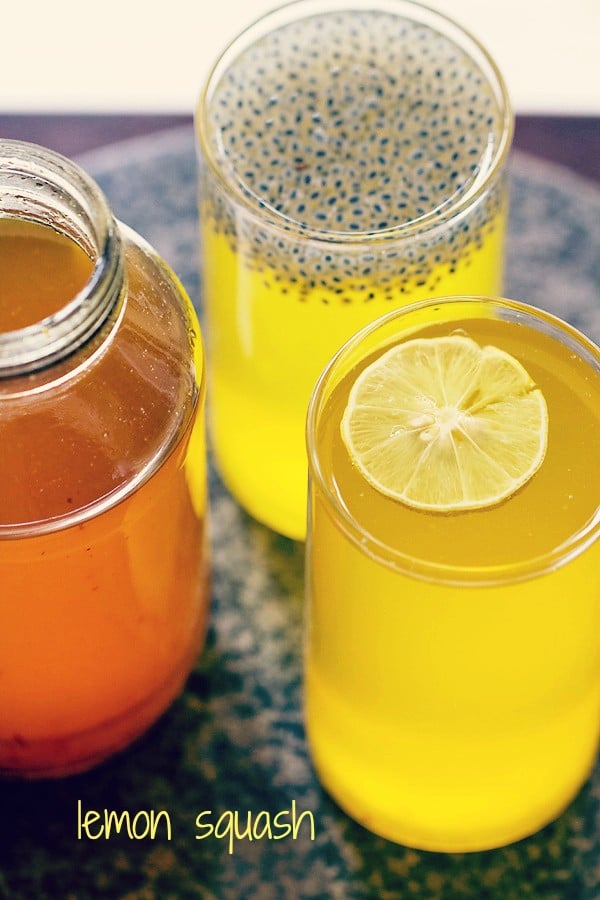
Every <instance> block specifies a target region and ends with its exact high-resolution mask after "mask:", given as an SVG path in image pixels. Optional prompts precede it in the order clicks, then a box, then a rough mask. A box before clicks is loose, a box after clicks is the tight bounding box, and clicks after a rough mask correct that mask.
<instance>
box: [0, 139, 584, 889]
mask: <svg viewBox="0 0 600 900" xmlns="http://www.w3.org/2000/svg"><path fill="white" fill-rule="evenodd" d="M83 162H84V165H85V167H86V168H87V169H88V171H90V172H91V174H93V175H94V176H95V177H96V178H97V180H98V181H99V183H100V184H101V186H102V187H103V188H104V190H105V191H106V193H107V195H108V197H109V200H110V202H111V204H112V206H113V209H114V211H115V213H116V215H117V216H118V217H119V218H120V219H122V220H123V221H125V222H127V223H128V224H129V225H131V226H132V227H133V228H135V229H136V230H137V231H139V232H140V233H141V234H142V235H144V237H146V238H147V239H148V240H149V241H150V242H151V243H152V244H153V245H154V246H155V247H156V248H157V250H158V251H159V252H160V253H161V254H162V255H163V256H164V257H165V259H166V260H167V261H168V262H169V263H170V264H171V266H172V267H173V268H174V269H175V270H176V271H177V273H178V274H179V275H180V277H181V278H182V280H183V282H184V284H185V286H186V287H187V289H188V291H189V293H190V295H191V297H192V299H193V300H194V302H195V303H196V304H197V305H198V308H199V309H200V312H201V308H200V300H199V280H198V271H197V265H198V263H197V259H198V252H197V241H198V237H197V224H196V179H195V165H196V163H195V151H194V142H193V135H192V131H191V129H189V128H184V129H179V130H177V131H174V132H167V133H165V134H164V135H163V136H162V137H160V138H156V137H153V138H147V139H141V140H135V141H132V142H129V143H127V144H122V145H120V146H118V147H115V148H111V149H109V150H107V151H102V152H101V153H98V154H95V155H93V156H91V155H90V156H88V157H87V158H86V159H85V160H84V161H83ZM511 191H512V205H511V213H510V227H509V247H508V265H507V279H506V281H507V284H506V294H507V296H509V297H512V298H514V299H523V300H528V301H529V302H532V303H535V304H538V305H540V306H543V307H545V308H548V309H550V310H552V311H554V312H556V313H558V314H560V315H561V316H562V317H564V318H567V319H569V320H570V321H572V322H573V323H574V324H575V325H577V326H578V327H580V328H582V329H583V330H584V331H586V332H587V333H588V334H590V336H592V337H594V338H595V339H596V340H597V341H598V340H600V250H599V247H600V192H599V191H598V190H597V188H596V187H595V186H593V185H590V184H586V183H585V182H583V181H581V180H578V179H576V178H574V177H572V176H570V175H569V174H568V173H567V172H565V171H564V170H560V169H557V168H553V167H551V166H548V165H546V164H543V163H539V162H537V161H531V160H526V159H524V158H522V157H519V156H518V155H515V156H514V157H513V165H512V172H511ZM210 490H211V504H212V527H213V547H214V585H213V606H212V616H211V625H210V630H209V636H208V643H207V648H206V650H205V652H204V654H203V655H202V657H201V658H200V660H199V662H198V665H197V667H196V669H195V671H194V672H193V674H192V676H191V677H190V679H189V682H188V685H187V688H186V691H185V693H184V694H183V696H182V697H181V698H180V699H179V700H178V701H177V702H176V703H175V705H174V706H173V708H172V709H171V710H170V711H169V712H168V713H167V715H166V716H165V717H164V718H163V719H162V721H161V722H160V723H159V724H158V725H157V726H155V728H154V729H153V730H152V731H151V732H150V734H148V735H147V736H146V737H145V738H144V739H143V740H142V741H140V742H139V743H138V744H137V745H136V746H135V747H133V748H132V749H130V750H129V751H128V752H127V753H125V754H123V755H122V756H121V757H120V758H118V759H115V760H113V761H112V762H110V763H108V764H106V765H105V766H103V767H101V768H100V769H98V770H97V771H95V772H92V773H89V774H87V775H82V776H78V777H75V778H72V779H66V780H64V781H59V782H55V783H52V782H48V783H38V784H36V783H33V784H16V783H10V784H4V785H1V784H0V898H2V900H30V898H31V900H45V898H48V900H50V898H52V900H54V898H60V900H87V898H116V900H117V898H118V900H121V898H123V900H171V898H172V900H195V898H201V900H212V898H215V900H253V898H256V900H271V898H273V900H279V898H284V900H288V898H289V900H304V898H306V900H309V898H334V900H336V898H340V900H346V898H348V900H355V898H356V900H363V898H364V900H371V898H373V900H392V898H394V900H395V898H400V900H403V898H407V900H410V898H418V900H455V898H456V900H459V898H470V900H533V898H535V900H599V898H600V770H597V771H596V773H595V776H594V777H593V778H592V779H591V780H590V782H588V784H587V785H586V786H585V788H584V789H583V791H582V792H581V794H580V795H579V797H578V798H577V800H576V801H575V802H574V803H573V804H572V805H571V807H570V808H569V809H568V810H567V811H566V812H565V813H564V814H563V816H561V818H560V819H559V820H558V821H557V822H556V823H554V824H552V825H550V826H548V827H547V828H546V829H544V830H543V831H542V832H541V833H540V834H538V835H536V836H534V837H532V838H529V839H527V840H524V841H521V842H520V843H518V844H515V845H513V846H511V847H507V848H503V849H499V850H495V851H490V852H487V853H475V854H468V855H460V854H454V855H448V856H446V855H442V854H433V853H420V852H416V851H412V850H407V849H405V848H403V847H399V846H396V845H393V844H390V843H388V842H386V841H384V840H382V839H380V838H377V837H374V836H373V835H371V834H370V833H368V832H367V831H365V830H364V829H363V828H361V827H360V826H359V825H356V824H355V823H353V822H352V821H351V820H349V819H348V818H347V817H346V816H345V815H344V814H343V813H342V812H340V811H339V810H338V808H337V807H336V806H335V804H333V802H331V801H330V800H329V798H328V797H327V796H326V795H325V794H324V792H323V791H322V790H321V788H320V786H319V784H318V782H317V781H316V778H315V776H314V773H313V770H312V768H311V765H310V761H309V758H308V754H307V748H306V744H305V740H304V732H303V725H302V709H301V704H302V688H301V664H300V649H301V634H302V604H303V547H302V546H301V545H296V544H293V543H291V542H289V541H287V540H284V539H283V538H279V537H277V536H276V535H274V534H272V533H271V532H269V531H268V530H267V529H265V528H263V527H261V526H260V525H258V524H256V523H255V522H253V521H252V520H251V519H250V518H249V517H248V516H246V515H245V514H244V512H243V511H242V510H240V509H239V507H238V506H237V505H236V504H235V502H234V501H233V500H232V499H231V497H230V496H229V495H228V493H227V492H226V490H225V488H224V487H223V486H222V484H221V483H220V481H219V479H218V476H217V475H216V473H215V472H214V470H212V469H211V476H210ZM78 800H81V801H82V804H83V806H84V808H86V809H89V808H94V809H100V810H102V809H104V808H110V809H115V810H121V809H129V810H131V811H132V812H135V811H136V810H139V809H145V810H150V809H154V810H159V809H166V810H167V811H168V812H169V814H170V817H171V822H172V827H173V833H172V839H171V840H170V841H168V840H166V839H164V837H163V838H162V839H158V840H156V841H150V840H148V839H146V840H142V841H130V840H129V839H127V837H125V836H124V835H119V836H117V837H114V838H111V840H109V841H106V840H103V839H100V840H97V841H89V840H81V841H79V840H78V839H77V801H78ZM293 800H295V801H296V803H297V806H298V810H299V811H303V810H310V811H311V812H312V813H313V815H314V820H315V827H316V834H315V839H314V840H311V839H310V836H309V833H308V829H307V828H302V829H301V830H300V833H299V837H298V839H297V840H292V839H291V838H286V839H282V840H278V841H269V840H268V839H266V838H264V839H262V840H257V841H253V842H249V841H247V840H240V841H237V842H236V843H235V846H234V852H233V853H231V854H230V853H229V852H228V849H229V848H228V843H227V841H226V840H217V839H216V838H215V837H214V836H213V837H210V838H207V839H205V840H196V837H195V836H196V834H197V833H198V832H197V829H196V827H195V818H196V815H197V814H198V813H199V812H201V811H202V810H212V811H213V812H214V818H213V821H215V819H216V817H217V816H218V815H219V814H220V813H222V812H223V811H225V810H239V811H240V813H241V814H242V815H243V818H244V820H245V814H246V812H247V811H248V810H249V811H251V812H252V813H254V814H257V813H258V812H259V811H260V810H266V811H269V812H270V813H271V814H275V813H277V812H278V811H280V810H284V809H289V808H290V807H291V804H292V801H293Z"/></svg>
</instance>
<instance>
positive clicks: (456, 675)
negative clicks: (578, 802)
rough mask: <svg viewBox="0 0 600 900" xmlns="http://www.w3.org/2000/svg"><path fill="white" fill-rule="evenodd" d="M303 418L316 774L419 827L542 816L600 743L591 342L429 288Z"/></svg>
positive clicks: (356, 809) (599, 365)
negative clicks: (432, 293)
mask: <svg viewBox="0 0 600 900" xmlns="http://www.w3.org/2000/svg"><path fill="white" fill-rule="evenodd" d="M307 437H308V453H309V468H310V503H309V529H308V540H307V594H308V607H307V629H306V642H305V714H306V723H307V732H308V738H309V743H310V748H311V753H312V757H313V760H314V764H315V767H316V770H317V773H318V775H319V777H320V779H321V781H322V783H323V784H324V786H325V787H326V788H327V789H328V790H329V792H330V793H331V794H332V796H333V797H334V798H335V799H336V800H337V802H338V803H339V804H340V805H341V806H342V808H344V809H345V810H346V811H347V812H348V813H349V814H350V815H351V816H352V817H354V818H355V819H357V820H358V821H359V822H361V823H362V824H363V825H365V826H366V827H367V828H369V829H371V830H372V831H374V832H376V833H378V834H380V835H383V836H384V837H386V838H388V839H390V840H393V841H397V842H399V843H403V844H407V845H409V846H413V847H416V848H421V849H428V850H437V851H470V850H479V849H485V848H491V847H494V846H499V845H502V844H505V843H509V842H511V841H514V840H517V839H519V838H521V837H524V836H525V835H528V834H531V833H533V832H534V831H536V830H537V829H538V828H540V827H541V826H543V825H544V824H546V823H548V822H549V821H551V820H552V819H553V818H555V817H556V816H557V815H558V814H559V813H560V812H561V811H562V810H563V809H564V807H565V806H566V805H567V804H568V803H569V801H570V800H571V799H572V798H573V796H574V795H575V794H576V792H577V791H578V789H579V788H580V787H581V785H582V783H583V782H584V780H585V778H586V776H587V775H588V773H589V772H590V769H591V767H592V765H593V760H594V757H595V754H596V750H597V744H598V733H599V723H600V637H599V635H600V539H599V537H600V467H599V466H598V464H597V451H598V447H600V350H599V349H598V347H596V346H595V345H594V344H592V343H591V342H590V341H589V340H587V339H586V338H585V337H584V336H583V335H581V334H580V333H578V332H577V331H575V330H574V329H573V328H572V327H570V326H569V325H567V324H564V323H563V322H561V321H559V320H558V319H556V318H554V317H552V316H551V315H549V314H546V313H544V312H541V311H539V310H534V309H533V308H531V307H528V306H525V305H523V304H520V303H516V302H512V301H508V300H496V299H485V298H447V299H443V300H431V301H425V302H422V303H417V304H414V305H411V306H410V307H408V308H406V309H405V310H404V311H396V312H393V313H390V314H388V315H386V316H384V317H383V318H381V319H380V320H378V321H377V322H375V323H373V324H372V325H371V326H367V328H365V329H363V330H362V331H361V332H360V333H359V334H358V335H357V336H355V337H354V338H352V339H351V340H350V341H349V342H348V343H347V344H346V345H345V346H344V348H343V349H342V350H341V351H340V352H339V353H338V354H337V356H335V357H334V359H333V361H332V362H331V363H330V365H329V366H328V367H327V369H326V370H325V372H324V373H323V375H322V377H321V378H320V380H319V382H318V384H317V387H316V389H315V392H314V394H313V397H312V400H311V403H310V409H309V414H308V426H307Z"/></svg>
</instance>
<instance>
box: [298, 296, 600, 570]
mask: <svg viewBox="0 0 600 900" xmlns="http://www.w3.org/2000/svg"><path fill="white" fill-rule="evenodd" d="M457 304H460V305H464V304H478V306H479V308H480V309H481V304H484V305H485V306H486V307H487V309H488V311H489V316H490V317H496V318H499V319H504V320H505V321H509V322H515V323H519V324H522V325H529V326H530V327H537V328H539V330H541V331H544V332H545V333H546V334H550V335H553V336H555V337H556V338H557V339H559V340H561V341H562V342H563V344H564V345H566V346H568V347H570V348H571V349H572V351H573V353H575V354H577V355H578V356H580V357H581V358H583V359H585V360H586V361H588V362H589V363H590V366H591V367H592V369H593V370H594V371H596V372H597V373H598V374H599V375H600V347H598V346H597V345H596V344H594V342H593V341H591V340H590V339H589V338H588V337H586V336H585V335H584V334H582V333H581V332H579V331H578V330H577V329H576V328H574V327H573V326H571V325H569V324H568V323H566V322H563V321H562V320H560V319H559V318H557V317H556V316H554V315H552V314H551V313H547V312H545V311H544V310H541V309H537V308H535V307H532V306H529V305H528V304H525V303H521V302H519V301H514V300H508V299H505V298H493V297H482V296H451V297H442V298H436V299H433V300H422V301H418V302H415V303H412V304H409V305H407V306H405V307H403V308H402V309H399V310H394V311H392V312H390V313H387V314H386V315H384V316H381V317H380V318H379V319H377V320H375V321H374V322H372V323H371V324H369V325H367V326H366V327H364V328H362V329H361V330H360V331H359V332H357V333H356V334H355V335H354V336H353V337H352V338H350V339H349V340H348V341H347V342H346V343H345V344H344V345H343V346H342V347H341V348H340V349H339V350H338V352H337V353H336V354H335V356H334V357H333V358H332V359H331V360H330V362H329V364H328V365H327V366H326V368H325V369H324V371H323V372H322V374H321V376H320V378H319V380H318V381H317V383H316V385H315V388H314V390H313V393H312V396H311V399H310V403H309V408H308V414H307V420H306V446H307V452H308V469H309V475H310V479H311V480H312V481H313V482H314V484H315V485H316V486H317V488H318V490H319V496H320V497H321V498H322V502H323V503H324V504H325V507H326V510H327V514H328V515H329V516H331V519H332V521H333V522H334V523H335V525H336V526H337V527H339V528H340V529H341V531H342V532H343V533H344V535H345V536H346V538H347V539H348V540H350V541H351V542H352V543H353V544H354V545H355V546H356V547H357V548H358V550H359V551H360V552H361V553H364V554H366V555H368V556H370V557H371V558H373V559H374V560H375V561H377V562H378V563H380V564H381V565H383V566H384V567H386V568H392V569H394V570H396V571H398V572H401V573H403V574H405V575H408V576H410V577H413V578H415V579H418V580H422V581H429V582H432V583H438V584H449V585H454V586H459V587H461V586H464V587H477V586H486V587H493V586H495V585H498V584H507V583H513V582H519V581H526V580H529V579H531V578H535V577H538V576H541V575H544V574H546V573H548V572H551V571H553V570H555V569H558V568H560V567H561V566H563V565H565V564H566V563H568V562H569V561H570V560H571V559H573V558H575V557H576V556H578V555H579V554H580V553H582V552H583V551H584V550H585V549H586V548H587V547H589V546H590V545H591V544H592V543H594V541H595V540H598V539H600V506H599V507H598V508H597V509H596V512H595V515H593V517H592V518H591V519H590V520H589V521H588V522H586V523H584V524H583V525H582V526H581V527H580V528H579V529H578V530H577V531H576V532H574V533H573V534H572V535H570V536H569V538H568V539H567V540H565V541H564V542H563V543H562V544H561V545H560V546H558V547H555V548H553V549H552V550H549V551H548V552H546V553H544V554H542V555H540V556H535V557H532V558H530V559H526V560H522V561H519V562H517V563H506V564H503V563H502V564H498V565H489V566H476V565H458V566H453V565H449V564H446V563H436V562H434V561H432V560H428V559H422V558H417V557H415V556H412V555H411V554H410V552H408V551H400V550H397V549H396V548H393V547H391V546H389V545H388V544H384V543H382V542H381V541H380V540H378V539H377V538H375V537H374V536H373V535H371V534H370V533H369V532H368V531H366V530H365V529H364V528H363V527H362V525H361V523H360V522H359V521H357V519H356V518H355V517H354V516H353V515H352V513H351V512H350V511H349V510H348V509H347V508H346V506H345V504H344V503H343V501H342V498H341V497H340V496H339V495H338V494H337V492H336V491H334V490H333V489H332V486H331V484H330V482H329V480H328V478H327V476H326V474H325V471H324V469H323V466H322V460H321V458H320V455H319V451H318V447H317V434H318V431H319V424H320V420H321V415H322V413H323V409H324V407H325V405H326V402H327V399H328V397H329V394H330V391H331V390H332V389H333V388H334V387H335V385H336V384H337V380H338V378H339V377H341V375H340V370H341V371H342V372H347V371H349V370H350V369H351V368H352V367H353V366H354V365H355V364H356V363H357V362H358V361H359V360H360V359H361V358H362V355H363V354H361V353H360V348H361V347H363V349H364V347H365V344H366V343H367V342H369V343H368V346H369V349H370V350H374V349H375V347H377V346H382V344H384V343H386V341H387V340H389V339H390V338H391V337H392V336H393V334H394V333H395V334H398V330H397V329H396V331H395V332H394V323H395V322H396V321H397V320H399V319H405V320H407V319H408V318H409V317H411V316H412V317H414V322H413V327H412V328H408V329H406V330H403V331H402V334H403V335H404V336H406V335H407V334H409V333H411V331H413V330H414V331H418V330H420V329H421V328H422V327H423V324H425V323H427V324H431V322H432V321H433V320H432V318H431V313H432V310H433V308H434V307H437V308H438V309H439V315H440V318H439V319H438V321H450V319H449V318H448V316H450V315H451V313H448V314H446V318H444V315H445V310H447V309H450V310H451V308H452V306H453V305H454V306H455V307H456V305H457ZM463 308H464V306H463ZM382 331H385V335H386V337H385V338H384V337H382V338H381V339H380V340H379V341H377V340H376V335H377V333H378V332H380V333H381V332H382Z"/></svg>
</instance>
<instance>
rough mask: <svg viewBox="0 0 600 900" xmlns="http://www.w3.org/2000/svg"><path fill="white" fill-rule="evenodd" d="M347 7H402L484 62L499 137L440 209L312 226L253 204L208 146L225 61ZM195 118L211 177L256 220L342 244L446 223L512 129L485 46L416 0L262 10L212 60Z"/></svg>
mask: <svg viewBox="0 0 600 900" xmlns="http://www.w3.org/2000/svg"><path fill="white" fill-rule="evenodd" d="M353 10H356V11H360V10H363V11H365V10H366V11H383V12H388V11H389V12H391V13H393V14H394V15H397V16H398V17H401V16H402V15H403V12H406V13H407V16H406V17H407V18H408V17H410V18H412V19H413V21H416V22H420V23H421V24H425V25H432V27H434V28H435V26H437V30H438V31H441V32H442V33H443V34H444V35H445V36H446V37H448V38H449V39H450V40H452V41H453V42H454V43H456V44H457V46H461V47H462V49H463V50H465V52H467V53H469V55H470V56H471V58H472V59H473V60H474V61H475V62H476V63H477V64H479V65H480V68H481V66H483V67H484V68H483V69H482V71H483V73H484V75H485V77H486V78H487V80H488V83H489V84H490V85H491V86H492V87H493V89H494V91H495V94H496V99H497V101H498V106H499V111H500V116H501V131H500V132H499V134H500V138H499V141H498V144H497V146H496V147H495V151H494V154H493V156H492V158H491V159H490V161H489V163H488V166H487V168H486V169H485V170H482V171H483V176H482V177H479V178H475V179H474V181H473V183H472V184H471V186H470V188H469V189H468V190H467V191H465V192H464V193H460V194H459V195H458V196H457V197H455V198H454V199H452V200H450V201H449V202H448V204H447V206H446V208H445V209H444V211H443V212H439V207H438V208H436V209H433V210H431V211H429V212H427V213H425V214H424V215H422V216H420V217H418V218H415V219H412V220H410V221H408V222H406V223H401V224H398V225H393V226H391V227H389V228H386V229H381V230H373V231H357V232H344V231H329V230H321V229H319V228H315V227H314V226H308V225H302V224H301V223H300V222H298V221H296V220H295V219H292V218H290V217H288V216H285V215H283V214H282V213H280V212H278V211H276V210H274V209H273V210H272V209H271V208H270V207H262V208H261V209H260V210H259V209H258V208H257V206H256V204H255V203H253V202H252V201H251V199H250V197H249V196H248V194H247V193H246V192H245V191H244V190H243V189H242V187H241V185H240V183H239V179H229V178H227V177H226V176H225V174H224V173H223V170H222V166H221V165H220V160H219V157H218V155H217V154H216V153H215V151H214V147H213V146H212V141H211V134H210V131H211V129H210V126H209V122H208V110H209V106H210V97H211V94H212V92H213V90H214V89H215V88H216V87H217V85H218V84H219V82H220V79H221V78H222V76H223V75H224V74H225V72H227V70H228V68H229V66H230V64H231V63H232V62H233V61H234V60H235V59H236V58H237V57H238V55H239V54H240V53H241V52H243V51H244V50H245V49H247V48H249V47H250V46H252V44H253V43H255V41H256V40H257V39H258V38H260V37H264V36H265V35H267V34H270V33H271V32H273V31H275V30H277V29H278V28H280V27H283V26H285V25H287V24H290V23H291V22H294V21H299V20H300V19H303V18H308V17H309V16H311V15H319V14H324V13H328V12H332V11H338V12H345V11H353ZM411 14H412V15H411ZM417 15H418V16H419V18H417ZM461 42H462V43H461ZM195 124H196V134H197V137H198V146H199V150H200V151H201V155H202V158H203V159H204V161H205V162H206V163H207V165H208V167H209V168H210V171H211V173H212V175H213V177H214V179H215V181H216V183H217V184H218V185H219V187H220V189H221V190H222V191H223V193H224V194H225V196H227V197H228V198H229V199H230V200H232V201H233V202H234V203H237V204H238V205H239V206H240V207H241V208H243V209H244V212H245V214H246V215H248V216H250V218H251V219H253V220H254V221H255V222H256V223H258V224H260V225H263V226H264V225H268V226H270V227H272V228H274V229H276V230H280V231H283V232H285V233H286V234H287V235H292V236H295V237H297V238H300V239H302V240H303V241H309V242H315V243H317V244H323V243H325V244H340V245H344V246H352V245H357V244H360V245H364V244H365V243H367V244H369V245H370V246H371V245H377V244H383V243H387V242H389V241H402V240H409V239H411V238H413V237H416V236H423V235H425V234H427V235H434V234H435V233H436V232H437V231H438V230H440V229H443V228H444V227H447V225H448V223H449V222H453V221H457V220H459V219H460V218H461V216H462V215H464V214H465V213H466V212H468V211H469V210H470V209H472V208H473V207H474V206H476V204H477V203H478V202H479V201H480V200H481V199H482V197H484V196H485V194H486V193H487V191H488V190H489V189H490V186H491V185H492V184H493V183H494V182H495V181H496V179H497V178H498V177H499V175H500V173H501V172H502V169H503V167H504V165H505V162H506V160H507V157H508V153H509V150H510V147H511V145H512V139H513V132H514V116H513V111H512V106H511V102H510V97H509V94H508V89H507V86H506V83H505V81H504V77H503V75H502V73H501V71H500V69H499V68H498V65H497V64H496V62H495V60H494V59H493V57H492V56H491V55H490V53H489V52H488V50H487V49H486V47H485V46H484V45H483V44H482V43H481V42H480V41H479V40H478V39H477V38H476V37H475V36H474V35H473V34H472V33H471V32H470V31H468V30H467V29H465V28H463V27H462V26H461V25H459V24H458V23H457V22H455V21H454V19H452V18H450V17H449V16H447V15H445V14H444V13H442V12H439V11H437V10H435V9H433V8H431V7H429V6H426V5H424V4H422V3H420V2H418V0H374V2H372V3H368V2H367V0H292V2H289V3H286V4H284V5H282V6H279V7H276V8H275V9H272V10H271V11H270V12H267V13H265V14H263V15H262V16H260V17H259V18H257V19H255V20H254V22H252V23H250V24H249V25H248V26H247V27H246V28H244V29H243V30H242V31H241V32H239V33H238V34H237V36H236V37H234V38H233V39H232V40H231V41H230V42H229V43H228V44H227V45H226V46H225V48H224V49H223V50H222V52H221V53H220V55H219V56H218V57H217V59H216V61H215V62H214V63H213V65H212V67H211V69H210V70H209V72H208V75H207V77H206V79H205V81H204V84H203V87H202V90H201V93H200V98H199V101H198V104H197V107H196V111H195Z"/></svg>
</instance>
